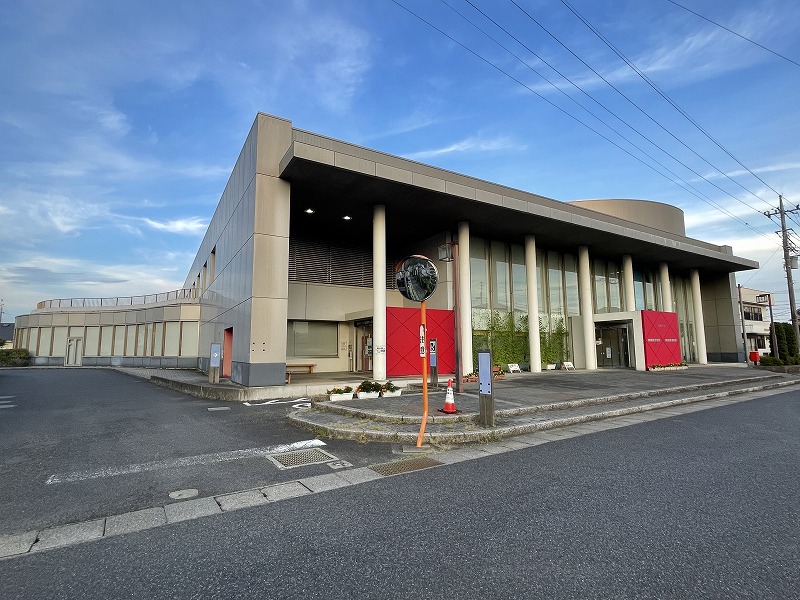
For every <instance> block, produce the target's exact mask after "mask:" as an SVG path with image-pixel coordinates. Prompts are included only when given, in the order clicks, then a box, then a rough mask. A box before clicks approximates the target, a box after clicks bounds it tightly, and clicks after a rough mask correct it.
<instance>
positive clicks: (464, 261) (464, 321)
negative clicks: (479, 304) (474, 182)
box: [456, 221, 475, 375]
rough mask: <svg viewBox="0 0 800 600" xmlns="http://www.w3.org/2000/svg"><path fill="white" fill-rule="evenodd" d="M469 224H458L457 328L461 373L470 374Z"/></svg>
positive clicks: (464, 222)
mask: <svg viewBox="0 0 800 600" xmlns="http://www.w3.org/2000/svg"><path fill="white" fill-rule="evenodd" d="M470 280H471V277H470V268H469V223H467V222H466V221H462V222H461V223H459V224H458V314H459V322H458V323H457V324H456V327H458V335H459V340H460V341H461V373H462V374H464V375H466V374H467V373H472V372H473V371H474V370H475V367H474V366H473V364H472V296H471V295H470Z"/></svg>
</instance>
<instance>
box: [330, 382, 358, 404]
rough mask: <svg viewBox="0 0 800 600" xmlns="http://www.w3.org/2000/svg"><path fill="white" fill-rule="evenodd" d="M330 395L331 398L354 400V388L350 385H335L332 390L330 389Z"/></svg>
mask: <svg viewBox="0 0 800 600" xmlns="http://www.w3.org/2000/svg"><path fill="white" fill-rule="evenodd" d="M328 397H329V398H330V399H331V400H352V399H353V388H351V387H350V386H349V385H346V386H344V387H335V388H333V389H332V390H328Z"/></svg>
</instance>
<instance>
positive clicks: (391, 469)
mask: <svg viewBox="0 0 800 600" xmlns="http://www.w3.org/2000/svg"><path fill="white" fill-rule="evenodd" d="M441 464H444V463H440V462H439V461H438V460H433V459H432V458H428V457H427V456H423V457H421V458H412V459H411V460H398V461H396V462H390V463H383V464H381V465H372V466H371V467H370V469H372V470H373V471H375V472H376V473H380V474H381V475H385V476H387V477H388V476H389V475H399V474H400V473H408V472H409V471H418V470H419V469H427V468H428V467H436V466H439V465H441Z"/></svg>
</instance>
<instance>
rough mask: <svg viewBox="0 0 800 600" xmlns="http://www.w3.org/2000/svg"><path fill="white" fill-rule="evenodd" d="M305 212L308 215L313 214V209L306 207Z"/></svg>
mask: <svg viewBox="0 0 800 600" xmlns="http://www.w3.org/2000/svg"><path fill="white" fill-rule="evenodd" d="M306 213H307V214H309V215H313V214H314V209H313V208H307V209H306Z"/></svg>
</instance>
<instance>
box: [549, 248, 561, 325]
mask: <svg viewBox="0 0 800 600" xmlns="http://www.w3.org/2000/svg"><path fill="white" fill-rule="evenodd" d="M562 279H563V278H562V271H561V256H559V254H558V252H553V251H552V250H550V251H548V252H547V285H548V286H549V290H550V293H549V300H550V314H551V315H563V314H564V296H563V290H564V283H563V281H562Z"/></svg>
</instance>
